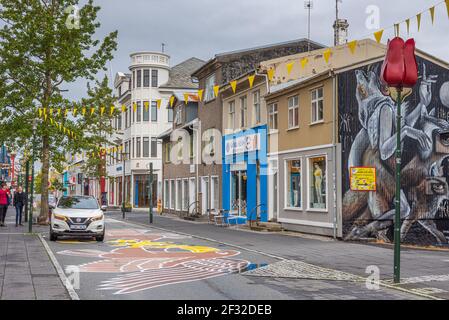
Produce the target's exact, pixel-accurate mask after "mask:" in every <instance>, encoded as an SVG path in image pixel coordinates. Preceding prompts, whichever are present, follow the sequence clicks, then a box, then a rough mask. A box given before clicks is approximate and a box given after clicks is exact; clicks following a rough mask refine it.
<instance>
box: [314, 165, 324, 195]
mask: <svg viewBox="0 0 449 320" xmlns="http://www.w3.org/2000/svg"><path fill="white" fill-rule="evenodd" d="M313 166H314V168H315V169H314V171H313V176H314V177H315V194H316V198H315V199H316V203H322V202H323V199H322V188H321V185H322V182H323V171H322V170H321V168H320V166H319V165H318V162H315V163H314V164H313Z"/></svg>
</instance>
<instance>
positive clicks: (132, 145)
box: [131, 138, 136, 159]
mask: <svg viewBox="0 0 449 320" xmlns="http://www.w3.org/2000/svg"><path fill="white" fill-rule="evenodd" d="M134 149H136V148H135V144H134V138H133V139H132V144H131V153H132V157H133V159H134V155H135V153H134Z"/></svg>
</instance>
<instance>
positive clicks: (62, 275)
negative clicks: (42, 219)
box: [37, 233, 80, 300]
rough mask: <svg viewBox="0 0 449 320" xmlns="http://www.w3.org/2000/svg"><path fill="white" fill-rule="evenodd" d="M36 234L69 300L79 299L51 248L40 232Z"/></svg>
mask: <svg viewBox="0 0 449 320" xmlns="http://www.w3.org/2000/svg"><path fill="white" fill-rule="evenodd" d="M37 236H38V237H39V239H40V240H41V242H42V244H43V245H44V248H45V250H46V251H47V254H48V256H49V257H50V260H51V262H52V263H53V266H54V267H55V269H56V271H57V272H58V275H59V279H61V282H62V284H63V285H64V287H65V288H66V290H67V292H68V294H69V295H70V298H71V300H80V298H79V296H78V294H77V293H76V291H75V289H73V286H72V284H71V283H70V281H69V279H67V277H66V275H65V273H64V271H63V270H62V267H61V265H60V264H59V262H58V260H56V257H55V255H54V254H53V252H52V251H51V249H50V247H49V246H48V244H47V242H46V241H45V239H44V238H43V237H42V234H40V233H39V234H38V235H37Z"/></svg>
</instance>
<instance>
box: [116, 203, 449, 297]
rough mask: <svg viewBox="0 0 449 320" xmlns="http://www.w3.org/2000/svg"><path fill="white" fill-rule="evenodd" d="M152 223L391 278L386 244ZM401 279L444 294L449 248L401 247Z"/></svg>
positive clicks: (448, 290)
mask: <svg viewBox="0 0 449 320" xmlns="http://www.w3.org/2000/svg"><path fill="white" fill-rule="evenodd" d="M111 216H115V218H117V219H121V214H118V213H117V212H116V213H115V214H114V213H111ZM126 219H127V220H129V221H135V222H138V223H141V224H148V214H145V213H143V212H133V213H128V214H127V215H126ZM153 226H154V227H159V228H165V229H169V230H171V231H174V232H181V233H187V234H190V235H194V236H198V237H202V238H208V239H213V240H216V241H219V242H224V243H227V244H232V245H236V246H240V247H244V248H248V249H249V250H257V251H261V252H264V253H267V254H271V255H274V256H278V257H281V258H284V259H288V260H297V261H302V262H306V263H310V264H313V265H317V266H320V267H325V268H330V269H335V270H339V271H344V272H348V273H351V274H354V275H358V276H362V277H367V276H368V275H369V274H368V273H366V270H367V267H368V266H375V267H377V268H379V271H380V278H381V280H383V281H386V282H391V281H392V278H393V250H392V248H391V247H384V246H378V245H372V244H366V243H359V242H357V243H351V242H344V241H339V240H333V239H332V238H322V239H320V238H318V239H317V238H313V237H308V236H301V235H299V234H298V235H296V236H290V235H283V234H279V233H265V232H264V233H258V232H249V231H242V230H238V229H234V228H223V227H217V226H214V225H210V224H204V223H192V222H186V221H184V220H180V219H176V218H169V217H164V216H159V215H154V223H153ZM401 278H402V282H403V283H402V284H401V287H402V288H406V289H410V290H416V291H420V290H421V291H425V292H433V293H436V295H437V296H438V297H440V298H444V299H449V252H448V251H430V250H419V249H412V248H402V253H401Z"/></svg>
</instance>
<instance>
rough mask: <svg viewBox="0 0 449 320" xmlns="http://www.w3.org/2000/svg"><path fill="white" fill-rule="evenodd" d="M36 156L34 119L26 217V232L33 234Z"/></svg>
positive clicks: (34, 122)
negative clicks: (27, 213) (29, 191)
mask: <svg viewBox="0 0 449 320" xmlns="http://www.w3.org/2000/svg"><path fill="white" fill-rule="evenodd" d="M35 156H36V119H34V120H33V150H32V153H31V194H30V210H29V217H28V232H29V233H32V232H33V202H34V159H35Z"/></svg>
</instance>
